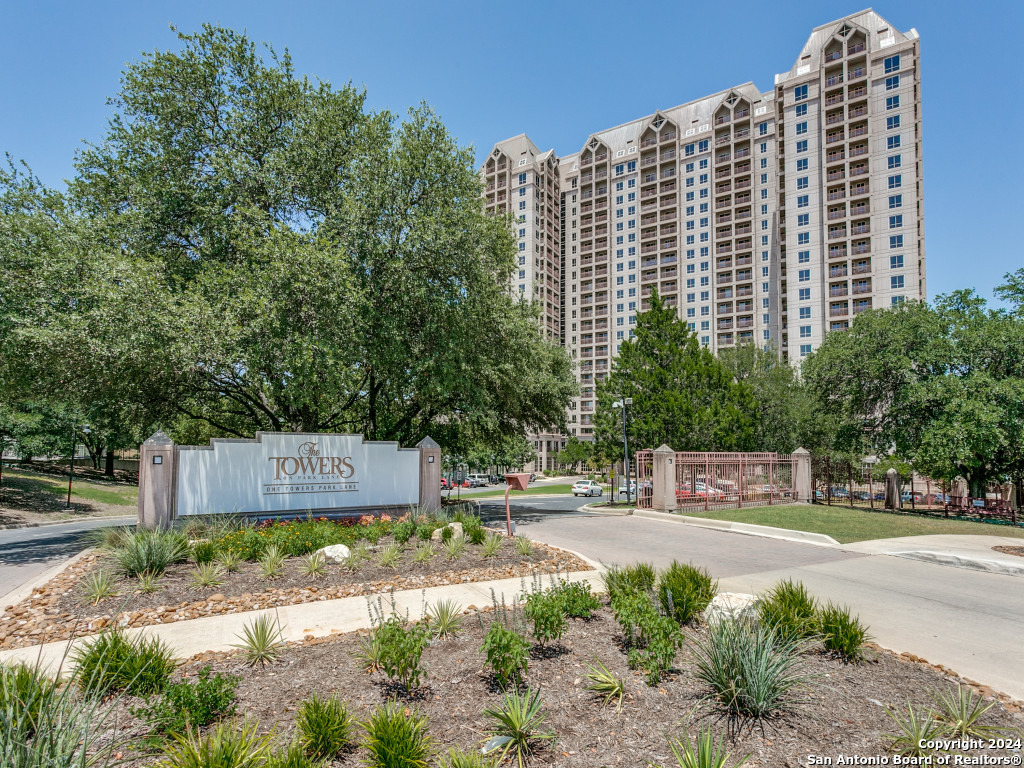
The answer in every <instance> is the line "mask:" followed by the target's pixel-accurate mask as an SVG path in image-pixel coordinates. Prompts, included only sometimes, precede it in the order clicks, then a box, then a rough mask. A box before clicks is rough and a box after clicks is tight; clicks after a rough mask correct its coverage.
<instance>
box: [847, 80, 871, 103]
mask: <svg viewBox="0 0 1024 768" xmlns="http://www.w3.org/2000/svg"><path fill="white" fill-rule="evenodd" d="M867 95H868V87H867V85H864V84H861V85H857V86H852V87H851V88H850V100H851V101H853V99H859V98H860V97H861V96H867Z"/></svg>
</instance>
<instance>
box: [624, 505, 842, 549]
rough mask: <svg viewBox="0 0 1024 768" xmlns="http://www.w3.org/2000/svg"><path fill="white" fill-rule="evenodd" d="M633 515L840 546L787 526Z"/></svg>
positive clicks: (657, 514)
mask: <svg viewBox="0 0 1024 768" xmlns="http://www.w3.org/2000/svg"><path fill="white" fill-rule="evenodd" d="M633 515H634V517H646V518H648V519H650V520H665V521H668V522H673V523H682V524H684V525H692V526H695V527H697V528H712V529H714V530H716V531H726V532H728V533H742V534H746V535H747V536H761V537H763V538H766V539H782V540H783V541H795V542H798V543H801V544H814V545H815V546H818V547H839V546H841V545H840V543H839V542H838V541H836V540H835V539H833V538H832V537H831V536H826V535H825V534H823V533H809V532H808V531H794V530H790V529H789V528H773V527H771V526H768V525H753V524H752V523H734V522H732V521H731V520H713V519H710V518H705V517H688V516H687V515H677V514H674V513H672V512H655V511H654V510H651V509H637V510H634V511H633Z"/></svg>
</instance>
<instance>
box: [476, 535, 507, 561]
mask: <svg viewBox="0 0 1024 768" xmlns="http://www.w3.org/2000/svg"><path fill="white" fill-rule="evenodd" d="M504 541H505V537H504V536H502V535H501V534H500V533H488V534H487V537H486V538H485V539H484V543H483V550H482V551H481V554H482V555H483V556H484V557H494V556H496V555H497V554H498V553H499V552H501V545H502V543H503V542H504Z"/></svg>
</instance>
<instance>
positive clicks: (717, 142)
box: [715, 134, 732, 147]
mask: <svg viewBox="0 0 1024 768" xmlns="http://www.w3.org/2000/svg"><path fill="white" fill-rule="evenodd" d="M730 141H732V138H731V137H730V136H729V135H728V134H726V135H725V136H720V137H719V138H717V139H715V146H716V147H721V146H724V145H726V144H728V143H729V142H730Z"/></svg>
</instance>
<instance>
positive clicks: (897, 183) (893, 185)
mask: <svg viewBox="0 0 1024 768" xmlns="http://www.w3.org/2000/svg"><path fill="white" fill-rule="evenodd" d="M902 186H903V174H901V173H897V174H896V175H895V176H890V177H889V189H899V188H900V187H902Z"/></svg>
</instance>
